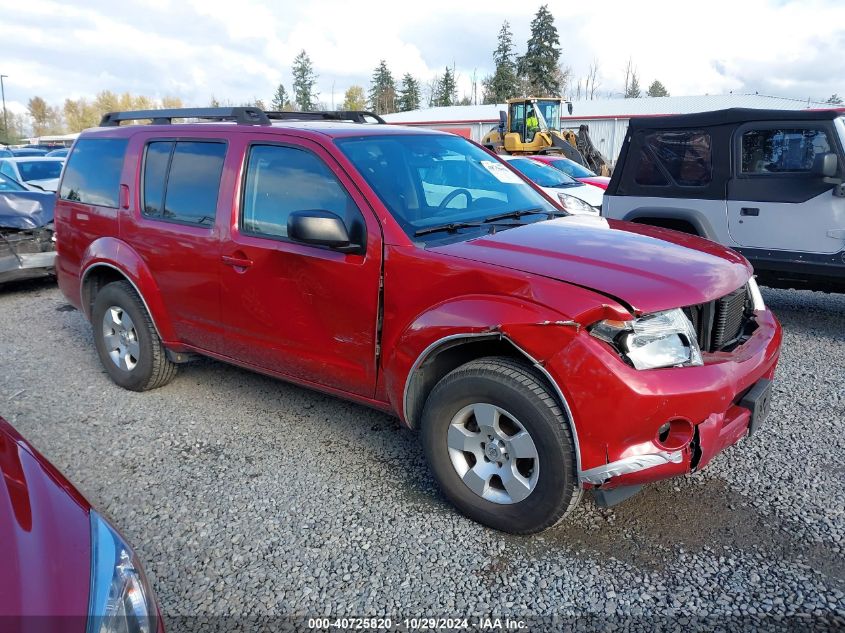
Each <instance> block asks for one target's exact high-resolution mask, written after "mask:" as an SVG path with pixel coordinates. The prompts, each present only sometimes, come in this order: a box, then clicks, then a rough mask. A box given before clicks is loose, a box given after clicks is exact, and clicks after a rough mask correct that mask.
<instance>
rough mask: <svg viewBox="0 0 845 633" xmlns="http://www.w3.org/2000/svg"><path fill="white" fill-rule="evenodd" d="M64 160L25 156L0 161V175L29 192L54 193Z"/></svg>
mask: <svg viewBox="0 0 845 633" xmlns="http://www.w3.org/2000/svg"><path fill="white" fill-rule="evenodd" d="M64 164H65V159H64V158H48V157H46V156H25V157H16V158H3V159H0V174H2V175H4V176H6V177H8V178H11V179H12V180H15V181H17V182H19V183H21V184H22V185H23V186H24V187H26V188H27V189H29V190H31V191H56V189H58V187H59V178H60V177H61V175H62V167H63V166H64Z"/></svg>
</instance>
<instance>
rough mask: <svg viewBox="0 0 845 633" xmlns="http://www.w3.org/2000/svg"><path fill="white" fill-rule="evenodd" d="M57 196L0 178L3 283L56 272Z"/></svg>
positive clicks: (3, 177) (0, 269)
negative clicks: (54, 223) (55, 214)
mask: <svg viewBox="0 0 845 633" xmlns="http://www.w3.org/2000/svg"><path fill="white" fill-rule="evenodd" d="M55 203H56V196H55V194H52V193H47V192H42V191H29V190H27V189H26V188H25V187H24V186H23V185H21V184H20V183H18V182H16V181H14V180H12V179H11V178H8V177H6V176H3V175H0V283H3V282H7V281H15V280H17V279H29V278H37V277H44V276H46V275H50V274H52V273H53V271H54V266H55V260H56V250H55V240H54V234H53V209H54V207H55Z"/></svg>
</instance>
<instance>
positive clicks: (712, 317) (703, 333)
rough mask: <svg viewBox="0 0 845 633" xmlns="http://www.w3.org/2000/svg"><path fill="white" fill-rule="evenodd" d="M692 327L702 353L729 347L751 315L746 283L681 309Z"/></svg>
mask: <svg viewBox="0 0 845 633" xmlns="http://www.w3.org/2000/svg"><path fill="white" fill-rule="evenodd" d="M684 310H685V312H686V313H687V316H688V317H689V318H690V321H692V324H693V327H695V332H696V335H697V336H698V345H699V346H700V347H701V351H703V352H718V351H722V350H725V349H729V348H731V347H732V346H733V345H734V344H736V343H737V342H738V341H740V339H741V338H742V337H743V335H744V334H745V331H746V325H747V324H748V321H749V319H750V317H751V314H752V310H751V297H750V295H749V293H748V286H742V287H741V288H737V289H736V290H734V291H733V292H731V293H730V294H727V295H725V296H724V297H721V298H719V299H716V300H715V301H708V302H707V303H700V304H698V305H694V306H690V307H688V308H685V309H684Z"/></svg>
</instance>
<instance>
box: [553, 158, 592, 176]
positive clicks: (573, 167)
mask: <svg viewBox="0 0 845 633" xmlns="http://www.w3.org/2000/svg"><path fill="white" fill-rule="evenodd" d="M549 165H551V166H552V167H554V168H555V169H559V170H560V171H562V172H563V173H564V174H567V175H569V176H572V177H573V178H590V177H592V176H595V175H596V174H594V173H593V172H591V171H590V170H589V169H587V168H586V167H584V166H583V165H579V164H578V163H576V162H575V161H574V160H569V159H567V158H561V159H559V160H553V161H552V162H551V163H549Z"/></svg>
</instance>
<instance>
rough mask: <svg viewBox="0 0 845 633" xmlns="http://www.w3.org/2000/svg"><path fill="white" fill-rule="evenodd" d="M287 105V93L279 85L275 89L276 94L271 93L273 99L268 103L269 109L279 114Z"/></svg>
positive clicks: (288, 103) (288, 99)
mask: <svg viewBox="0 0 845 633" xmlns="http://www.w3.org/2000/svg"><path fill="white" fill-rule="evenodd" d="M289 105H290V98H289V97H288V91H287V90H285V87H284V86H283V85H282V84H279V87H278V88H276V92H274V93H273V99H272V101H270V107H271V108H272V109H273V111H275V112H281V111H282V110H284V109H285V107H286V106H289Z"/></svg>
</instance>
